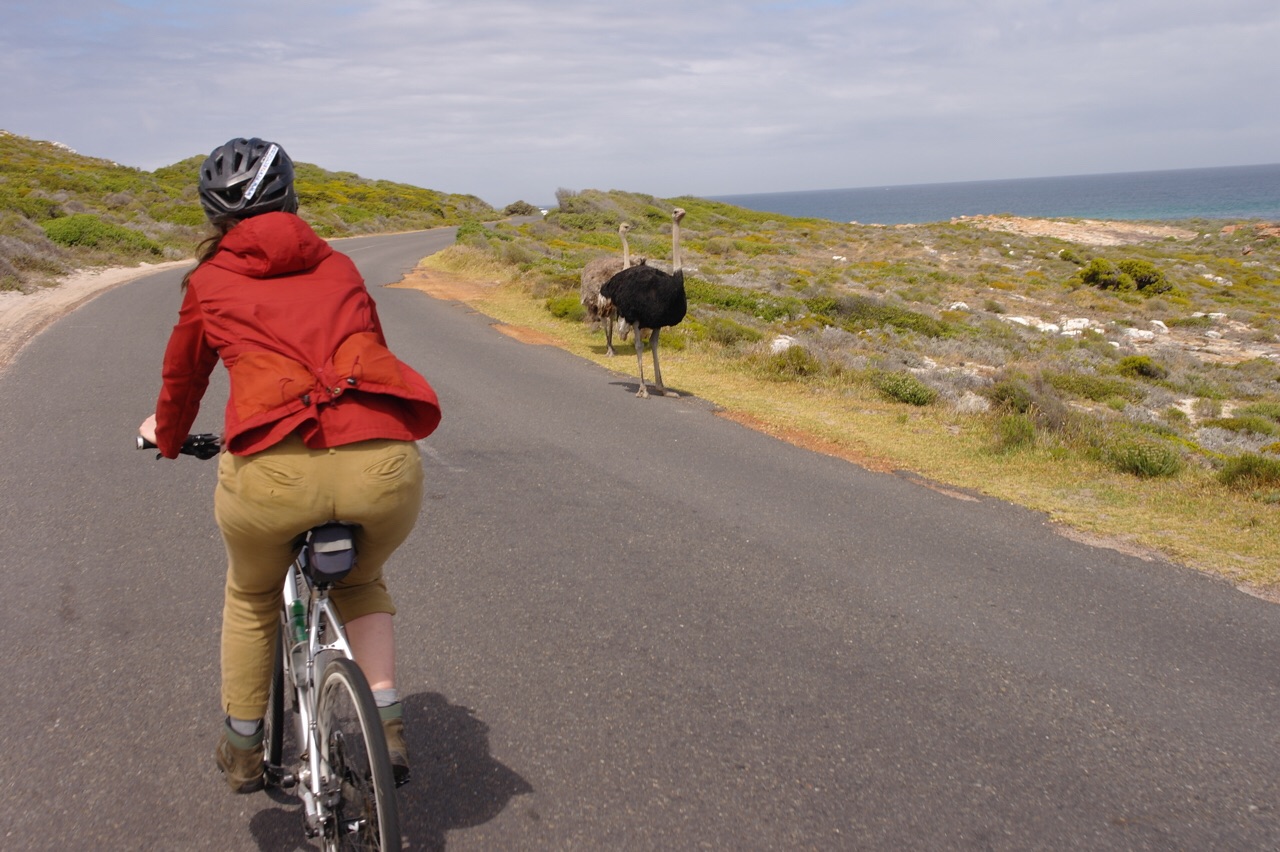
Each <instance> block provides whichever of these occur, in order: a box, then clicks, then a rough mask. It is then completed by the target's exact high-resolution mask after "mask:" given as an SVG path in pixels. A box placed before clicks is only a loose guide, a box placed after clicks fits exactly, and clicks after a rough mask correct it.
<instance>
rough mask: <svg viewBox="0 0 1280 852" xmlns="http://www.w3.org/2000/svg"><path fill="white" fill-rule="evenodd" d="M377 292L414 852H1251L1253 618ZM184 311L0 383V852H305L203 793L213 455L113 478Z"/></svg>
mask: <svg viewBox="0 0 1280 852" xmlns="http://www.w3.org/2000/svg"><path fill="white" fill-rule="evenodd" d="M448 236H449V235H448V234H447V233H446V234H444V235H438V234H436V235H433V234H430V233H428V234H410V235H401V236H398V237H394V238H391V237H380V238H369V239H367V240H359V241H352V242H346V243H344V244H343V248H345V249H346V250H348V251H350V253H351V254H352V256H353V257H354V258H355V259H356V260H357V262H358V263H360V264H361V267H362V269H363V270H364V271H365V274H366V276H367V277H368V278H369V280H370V282H371V284H373V285H380V284H382V283H385V282H388V281H391V280H395V279H398V278H399V277H400V274H401V273H402V272H403V271H404V270H405V269H407V268H408V267H409V266H411V265H412V264H413V262H414V261H415V260H416V259H417V258H418V257H420V256H422V255H424V254H426V253H428V252H430V251H433V250H435V249H436V248H438V247H439V245H440V241H441V240H442V239H447V238H448ZM375 294H376V298H377V299H378V303H379V307H380V311H381V313H382V316H383V318H384V320H385V321H386V325H387V331H388V335H389V337H390V339H391V341H392V344H393V346H394V347H395V348H396V350H397V351H398V352H399V353H401V354H402V356H403V357H404V358H405V359H406V360H408V361H409V362H411V363H413V364H414V365H415V366H417V367H418V368H419V369H420V370H421V371H422V372H423V373H425V374H426V375H427V376H428V377H429V378H431V380H432V381H433V382H434V383H435V385H436V387H437V389H438V390H439V392H440V396H441V399H442V401H443V404H444V406H445V421H444V424H443V425H442V426H441V428H440V430H439V431H438V432H437V433H436V435H434V436H432V437H431V438H430V439H428V441H426V442H425V444H426V450H427V458H428V481H429V484H428V495H429V497H428V500H427V505H426V509H425V513H424V518H423V522H422V524H421V525H420V526H419V528H418V530H417V531H416V532H415V534H414V535H413V537H412V538H411V539H410V541H409V542H408V543H407V544H406V546H405V548H404V550H403V551H402V553H401V554H400V555H399V557H398V558H397V560H395V561H394V562H393V564H392V566H391V570H392V571H393V574H392V577H391V585H392V591H393V593H394V594H395V595H396V596H397V600H398V602H399V604H400V606H401V614H400V616H399V617H398V618H397V625H398V631H399V637H400V643H401V647H400V664H401V686H402V689H403V691H404V693H405V694H406V695H407V702H408V710H409V717H410V720H411V724H412V731H411V734H410V738H411V744H412V746H413V748H414V750H415V753H416V760H417V770H416V773H417V775H416V777H417V780H416V781H415V783H414V784H412V785H411V786H409V787H407V788H405V789H404V790H402V791H401V797H402V798H401V802H402V807H403V809H404V811H405V812H406V820H405V822H406V823H407V827H408V833H409V840H410V841H411V844H412V846H413V848H421V849H441V848H449V849H623V848H625V849H693V848H699V847H710V848H722V849H799V848H815V849H1210V848H1212V849H1274V848H1280V814H1278V813H1277V794H1278V793H1280V790H1278V782H1277V779H1280V757H1278V750H1277V737H1278V734H1277V732H1278V731H1280V701H1278V700H1277V699H1278V697H1280V675H1278V674H1277V670H1276V665H1275V656H1276V655H1275V639H1276V636H1277V631H1278V629H1280V609H1278V608H1277V607H1275V606H1273V605H1270V604H1267V603H1264V602H1262V601H1259V600H1256V599H1254V598H1251V597H1248V596H1246V595H1243V594H1240V593H1238V592H1235V591H1233V590H1232V589H1230V588H1229V587H1228V586H1227V585H1225V584H1223V583H1220V582H1216V581H1214V580H1211V579H1207V578H1205V577H1202V576H1198V575H1195V574H1193V573H1191V572H1188V571H1185V570H1182V569H1180V568H1177V567H1175V566H1171V565H1168V564H1161V563H1155V562H1144V561H1141V560H1139V559H1136V558H1132V557H1128V556H1124V555H1121V554H1118V553H1116V552H1113V551H1110V550H1102V549H1095V548H1091V547H1088V546H1085V545H1081V544H1077V543H1073V542H1071V541H1068V540H1067V539H1064V538H1062V537H1059V536H1057V535H1055V534H1054V533H1053V532H1052V530H1051V529H1050V528H1049V527H1048V526H1047V525H1046V524H1045V523H1044V521H1043V519H1042V518H1041V517H1040V516H1038V515H1035V514H1032V513H1029V512H1025V511H1022V510H1020V509H1017V508H1014V507H1011V506H1008V505H1005V504H1003V503H999V502H996V501H993V500H988V499H985V498H982V499H958V498H957V496H955V495H954V494H952V495H948V494H946V493H941V492H939V491H938V490H932V489H930V488H926V487H922V485H921V484H920V483H918V482H913V481H912V480H911V479H909V478H907V477H901V476H892V475H884V474H875V473H870V472H867V471H864V470H861V469H859V468H857V467H854V466H852V465H849V464H846V463H844V462H841V461H837V460H833V459H830V458H827V457H824V456H819V455H815V454H812V453H809V452H806V451H804V450H800V449H797V448H794V447H791V446H788V445H785V444H781V443H778V442H775V441H773V440H771V439H769V438H767V437H765V436H762V435H760V434H757V433H754V432H751V431H748V430H746V429H743V428H741V427H739V426H737V425H735V424H733V423H731V422H729V421H727V420H725V419H723V418H719V417H716V416H715V414H714V412H713V411H712V409H711V407H710V406H709V405H707V404H705V403H704V402H701V401H699V400H697V399H695V398H684V399H678V400H673V399H651V400H648V401H640V400H637V399H635V398H634V396H633V393H634V390H635V385H634V382H633V381H632V380H631V379H630V378H629V373H628V372H625V371H627V370H628V368H629V367H630V366H631V364H630V362H628V361H627V360H626V359H625V358H621V359H619V370H620V371H623V372H619V373H616V374H614V373H609V372H606V371H603V370H601V369H599V368H598V367H596V366H594V365H592V364H589V363H587V362H584V361H582V360H580V359H576V358H574V357H572V356H570V355H568V354H566V353H564V352H561V351H559V350H556V349H552V348H547V347H537V346H529V345H526V344H522V343H519V342H517V341H515V340H513V339H511V338H509V337H507V336H505V335H502V334H500V333H498V332H497V331H495V330H494V328H493V327H492V325H491V323H490V321H489V320H487V319H486V318H485V317H483V316H480V315H477V314H475V313H473V312H471V311H469V310H467V309H466V308H464V307H462V306H459V305H456V304H453V303H448V302H442V301H436V300H433V299H430V298H428V297H426V296H424V295H422V294H421V293H417V292H413V291H406V290H392V289H381V288H377V287H375ZM177 304H178V292H177V276H176V275H175V274H171V273H162V274H157V275H154V276H151V277H149V278H146V279H142V280H139V281H137V282H135V283H133V284H130V285H127V286H125V287H121V288H118V289H116V290H113V291H111V292H109V293H107V294H105V295H103V296H101V297H100V298H98V299H97V300H95V301H94V302H92V303H90V304H89V305H87V306H85V307H83V308H82V309H80V310H78V311H76V312H75V313H74V314H72V315H71V316H69V317H67V318H65V319H63V320H61V321H60V322H58V323H57V324H55V325H54V326H53V327H51V328H50V329H49V330H48V331H46V332H45V333H44V334H42V335H41V336H40V337H39V338H37V339H36V340H35V341H33V343H32V344H31V345H29V346H28V347H27V349H26V350H24V352H23V353H22V354H21V355H20V356H19V357H18V358H17V359H16V360H15V362H14V363H13V364H11V365H10V367H9V368H7V369H6V370H5V371H4V372H3V373H0V401H2V402H0V458H3V459H4V465H3V466H2V469H0V493H2V494H3V500H2V501H0V566H2V568H3V577H4V578H5V580H6V584H5V593H4V595H3V598H2V599H0V616H2V619H0V637H3V640H4V647H5V648H6V649H7V650H8V653H9V659H10V662H9V665H8V666H7V667H6V676H5V679H4V685H3V689H0V711H2V715H0V719H2V720H3V723H4V724H5V726H6V729H7V732H8V733H7V737H6V748H5V749H4V753H3V757H0V803H2V804H3V808H0V838H3V840H2V841H0V846H3V847H4V848H6V849H166V850H168V849H229V850H239V849H295V848H309V847H308V846H307V844H306V842H305V839H304V838H303V837H302V833H301V821H300V819H299V818H298V815H297V813H296V806H295V804H294V802H293V801H292V800H291V799H289V798H287V797H284V796H279V795H276V796H271V795H268V794H255V795H252V796H245V797H233V796H231V795H229V794H228V793H227V792H226V791H225V788H224V786H223V783H222V781H221V779H220V778H219V776H218V775H217V773H216V771H215V770H214V769H213V762H212V757H211V750H212V746H213V743H214V739H215V736H216V731H217V726H218V723H219V717H218V710H217V667H218V661H217V648H218V645H217V639H218V637H217V633H218V625H219V605H220V599H221V545H220V543H219V540H218V536H217V531H216V528H215V526H214V524H213V521H212V518H211V506H210V500H211V491H212V485H213V465H212V463H201V462H198V461H196V460H193V459H182V460H179V461H177V462H156V461H152V460H151V458H150V456H144V455H143V454H141V453H138V452H136V451H134V450H132V449H130V442H131V440H132V435H133V430H134V428H135V426H136V424H137V423H138V421H139V420H141V419H142V417H143V415H145V414H146V412H147V411H148V410H149V409H150V406H151V405H152V403H153V401H154V396H155V392H156V390H157V385H158V369H159V359H160V353H161V351H162V349H163V345H164V340H165V338H166V336H167V333H168V329H169V327H170V326H171V324H172V322H173V318H174V316H175V314H176V309H177ZM670 372H671V373H672V375H670V376H668V378H669V379H671V380H672V381H673V383H674V385H675V386H677V387H679V384H680V376H679V370H678V369H677V370H672V371H670ZM220 394H225V391H224V390H222V388H221V386H215V388H214V389H213V392H212V396H211V399H210V400H209V401H208V402H207V405H206V411H205V413H204V414H202V416H201V420H200V421H199V422H198V424H197V425H198V426H199V427H202V428H208V429H216V428H218V424H219V418H218V412H219V410H220V408H221V399H222V397H221V396H220Z"/></svg>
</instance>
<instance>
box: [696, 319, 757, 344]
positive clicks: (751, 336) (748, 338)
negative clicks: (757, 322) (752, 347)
mask: <svg viewBox="0 0 1280 852" xmlns="http://www.w3.org/2000/svg"><path fill="white" fill-rule="evenodd" d="M706 334H707V337H709V338H711V339H712V340H714V341H715V342H716V343H719V344H720V345H722V346H732V345H734V344H736V343H755V342H756V341H758V340H763V339H764V334H762V333H761V332H759V331H757V330H756V329H754V328H751V327H750V326H747V325H743V324H742V323H740V322H734V321H733V320H731V319H729V318H728V317H712V318H711V319H709V320H708V321H707V323H706Z"/></svg>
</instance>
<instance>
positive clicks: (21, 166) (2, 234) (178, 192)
mask: <svg viewBox="0 0 1280 852" xmlns="http://www.w3.org/2000/svg"><path fill="white" fill-rule="evenodd" d="M203 159H204V155H203V154H200V155H195V156H192V157H190V158H188V159H186V160H183V161H181V162H179V163H174V164H173V165H170V166H165V167H163V168H159V169H156V170H155V171H154V172H146V171H142V170H140V169H135V168H130V167H127V166H122V165H120V164H118V163H113V162H110V161H108V160H102V159H97V158H94V157H89V156H84V155H82V154H78V153H76V152H75V151H72V150H70V149H69V148H67V147H66V146H63V145H59V144H57V143H55V142H42V141H38V140H33V139H27V138H25V137H22V136H16V135H14V134H12V133H8V132H6V131H2V130H0V290H30V289H32V288H34V287H39V286H42V285H45V284H48V283H51V282H52V281H53V280H54V279H55V278H56V277H58V276H60V275H66V274H68V273H69V272H70V271H72V270H74V269H78V268H82V267H93V266H115V265H129V264H134V263H138V262H143V261H146V262H157V261H166V260H176V259H180V258H185V257H188V256H190V255H191V253H192V251H193V249H194V247H195V245H196V244H197V243H198V242H199V241H200V240H201V239H203V238H204V237H205V236H206V235H207V234H206V229H205V216H204V212H203V211H202V210H201V208H200V204H199V200H198V198H197V196H196V188H195V187H196V176H197V172H198V170H199V167H200V163H201V162H203ZM295 167H296V169H297V188H298V196H299V201H300V204H301V209H300V211H299V212H300V213H301V215H302V216H303V217H304V218H305V219H307V221H309V222H310V223H311V224H312V226H313V227H314V228H315V229H316V230H317V232H319V233H320V234H321V235H323V236H326V237H342V236H352V235H355V234H367V233H381V232H387V231H407V230H417V229H421V228H432V227H436V226H439V225H456V224H460V223H462V222H466V221H471V220H477V219H491V218H493V217H494V216H495V215H496V211H495V210H494V209H493V208H492V207H490V206H489V205H488V204H486V203H485V202H483V201H481V200H480V199H479V198H476V197H475V196H471V195H455V194H449V193H443V192H436V191H433V190H429V189H422V188H420V187H416V186H410V185H408V184H401V183H394V182H391V181H385V180H369V179H367V178H362V177H360V176H359V175H357V174H354V173H352V172H331V171H327V170H325V169H322V168H320V167H319V166H315V165H311V164H309V163H295Z"/></svg>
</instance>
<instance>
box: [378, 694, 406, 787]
mask: <svg viewBox="0 0 1280 852" xmlns="http://www.w3.org/2000/svg"><path fill="white" fill-rule="evenodd" d="M378 711H379V713H380V714H384V715H382V733H383V734H384V735H385V736H386V738H387V754H389V755H390V756H391V773H392V775H394V776H395V779H396V786H397V787H403V786H404V785H405V784H408V783H409V743H408V742H407V741H406V740H405V738H404V716H403V715H401V711H400V704H399V703H396V704H392V705H391V706H390V707H379V708H378ZM388 711H390V712H388Z"/></svg>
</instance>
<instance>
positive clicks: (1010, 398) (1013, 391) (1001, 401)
mask: <svg viewBox="0 0 1280 852" xmlns="http://www.w3.org/2000/svg"><path fill="white" fill-rule="evenodd" d="M986 397H987V399H989V400H991V404H992V405H993V406H995V407H996V408H997V409H999V410H1001V411H1008V412H1011V413H1013V414H1026V413H1027V412H1028V411H1030V410H1031V409H1032V407H1033V406H1034V405H1035V400H1036V395H1035V393H1034V392H1032V390H1031V387H1030V386H1029V385H1028V384H1027V382H1026V381H1024V380H1023V379H1022V378H1020V377H1017V376H1010V377H1007V378H1004V379H1001V380H1000V381H998V382H996V383H995V384H994V385H992V386H991V387H990V388H988V389H987V391H986Z"/></svg>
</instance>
